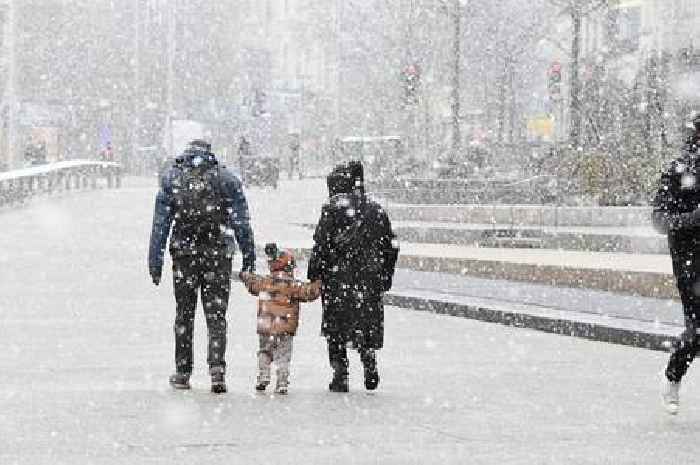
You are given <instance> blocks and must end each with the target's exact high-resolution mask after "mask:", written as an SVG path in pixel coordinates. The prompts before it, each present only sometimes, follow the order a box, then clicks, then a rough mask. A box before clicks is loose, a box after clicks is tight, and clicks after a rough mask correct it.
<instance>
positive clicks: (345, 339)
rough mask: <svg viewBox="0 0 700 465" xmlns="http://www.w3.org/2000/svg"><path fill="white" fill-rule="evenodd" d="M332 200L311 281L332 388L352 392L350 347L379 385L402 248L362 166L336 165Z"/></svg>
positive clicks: (371, 383) (369, 379)
mask: <svg viewBox="0 0 700 465" xmlns="http://www.w3.org/2000/svg"><path fill="white" fill-rule="evenodd" d="M327 182H328V194H329V197H330V201H329V202H328V203H327V204H325V205H324V206H323V209H322V212H321V219H320V220H319V222H318V226H317V227H316V232H315V233H314V246H313V249H312V252H311V258H310V260H309V268H308V279H309V280H310V281H312V282H313V281H317V280H320V281H321V283H322V287H321V298H322V306H323V319H322V328H321V331H322V333H323V335H324V336H325V337H326V340H327V343H328V358H329V361H330V365H331V368H332V369H333V380H332V381H331V383H330V385H329V386H328V387H329V389H330V390H331V391H333V392H347V391H348V356H347V347H348V346H350V347H353V348H355V349H357V350H358V351H359V353H360V359H361V360H362V364H363V366H364V375H365V387H366V388H367V389H368V390H373V389H376V388H377V386H378V384H379V371H378V369H377V359H376V351H377V350H378V349H381V348H382V347H383V344H384V305H383V302H382V297H383V295H384V293H385V292H387V291H388V290H389V289H391V284H392V278H393V275H394V267H395V265H396V259H397V257H398V252H399V250H398V248H397V247H396V246H395V245H394V238H395V236H394V233H393V231H392V229H391V222H390V221H389V217H388V215H387V214H386V212H385V211H384V210H383V209H382V208H381V207H380V206H379V205H378V204H377V203H375V202H373V201H372V200H370V199H369V198H367V196H366V195H365V190H364V174H363V167H362V164H361V163H360V162H358V161H352V162H348V163H346V164H342V165H339V166H337V167H336V168H335V169H334V170H333V171H332V172H331V173H330V175H329V176H328V178H327Z"/></svg>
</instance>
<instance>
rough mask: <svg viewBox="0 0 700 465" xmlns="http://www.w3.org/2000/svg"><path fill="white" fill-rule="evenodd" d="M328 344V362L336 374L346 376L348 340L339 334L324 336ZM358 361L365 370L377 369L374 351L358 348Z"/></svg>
mask: <svg viewBox="0 0 700 465" xmlns="http://www.w3.org/2000/svg"><path fill="white" fill-rule="evenodd" d="M326 341H327V342H328V361H329V362H330V364H331V368H333V371H334V372H335V373H336V374H339V375H342V376H347V374H348V364H349V362H348V349H347V347H348V338H347V337H346V336H345V335H344V334H341V333H335V334H328V335H326ZM357 351H358V352H359V353H360V360H361V361H362V365H363V366H364V368H365V370H372V371H374V370H376V369H377V353H376V351H375V350H374V349H369V348H363V347H359V348H358V349H357Z"/></svg>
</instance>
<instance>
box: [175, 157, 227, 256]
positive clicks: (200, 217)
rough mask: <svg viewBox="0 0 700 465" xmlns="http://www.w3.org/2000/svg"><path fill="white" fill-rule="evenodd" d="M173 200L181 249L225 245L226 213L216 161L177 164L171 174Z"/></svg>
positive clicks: (215, 247)
mask: <svg viewBox="0 0 700 465" xmlns="http://www.w3.org/2000/svg"><path fill="white" fill-rule="evenodd" d="M173 199H174V208H175V221H176V224H177V229H178V232H177V235H178V236H179V238H178V239H179V242H180V243H181V247H182V248H185V249H204V250H211V249H219V248H221V247H224V241H223V233H222V225H225V224H226V212H225V209H224V206H223V194H222V187H221V181H220V172H219V166H218V164H216V163H206V162H203V163H201V164H199V165H196V166H194V165H190V164H187V165H186V164H182V163H178V164H177V166H176V170H175V175H174V177H173Z"/></svg>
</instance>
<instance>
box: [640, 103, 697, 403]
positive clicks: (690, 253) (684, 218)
mask: <svg viewBox="0 0 700 465" xmlns="http://www.w3.org/2000/svg"><path fill="white" fill-rule="evenodd" d="M692 122H693V125H694V127H695V130H696V131H695V133H694V134H693V135H691V136H690V137H689V139H688V141H687V143H686V145H685V147H684V148H683V150H682V152H681V156H680V157H679V158H677V159H675V160H673V161H672V162H671V163H670V164H669V166H668V168H667V169H666V170H665V171H664V172H663V173H662V175H661V179H660V181H659V189H658V191H657V193H656V196H655V198H654V201H653V203H652V206H653V207H654V210H653V213H652V221H653V224H654V226H655V228H656V229H657V231H658V232H659V233H662V234H666V235H667V237H668V245H669V251H670V253H671V262H672V264H673V274H674V276H675V278H676V285H677V287H678V293H679V294H680V297H681V303H682V304H683V313H684V316H685V331H684V332H683V334H682V335H681V336H680V338H678V339H677V340H676V341H674V343H673V347H672V349H671V357H670V359H669V362H668V365H667V366H666V372H665V375H666V376H665V379H664V380H663V387H662V395H663V399H664V404H665V407H666V409H667V410H668V411H669V413H671V414H676V413H677V412H678V408H679V403H680V399H679V391H680V384H681V379H682V378H683V376H685V374H686V372H687V370H688V367H689V366H690V364H691V363H692V361H693V359H694V358H695V356H696V354H697V353H698V351H699V350H700V334H698V331H699V330H700V295H699V294H698V282H699V281H700V153H698V145H699V141H700V137H699V135H700V115H696V116H695V118H694V119H693V120H692Z"/></svg>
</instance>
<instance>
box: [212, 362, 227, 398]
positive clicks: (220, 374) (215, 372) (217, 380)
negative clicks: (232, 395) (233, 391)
mask: <svg viewBox="0 0 700 465" xmlns="http://www.w3.org/2000/svg"><path fill="white" fill-rule="evenodd" d="M210 373H211V392H213V393H214V394H224V393H225V392H226V390H227V389H226V375H225V373H224V370H223V368H220V367H216V368H212V369H211V371H210Z"/></svg>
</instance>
